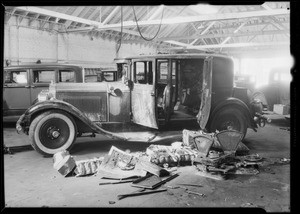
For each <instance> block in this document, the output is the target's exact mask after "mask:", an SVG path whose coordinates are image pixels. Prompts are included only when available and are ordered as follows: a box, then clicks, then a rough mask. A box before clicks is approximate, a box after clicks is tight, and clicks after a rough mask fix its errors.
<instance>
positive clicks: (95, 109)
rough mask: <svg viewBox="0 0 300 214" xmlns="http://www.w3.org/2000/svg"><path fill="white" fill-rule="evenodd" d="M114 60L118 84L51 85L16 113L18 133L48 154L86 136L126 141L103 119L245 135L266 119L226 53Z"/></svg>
mask: <svg viewBox="0 0 300 214" xmlns="http://www.w3.org/2000/svg"><path fill="white" fill-rule="evenodd" d="M115 62H116V63H117V68H118V71H119V73H121V74H123V76H122V78H121V79H120V80H119V81H115V82H107V81H102V82H95V83H73V84H71V83H52V84H50V87H49V90H45V91H42V92H41V93H40V94H39V96H38V99H39V102H37V103H36V104H34V105H32V106H31V107H29V108H28V109H27V110H26V112H25V113H24V114H23V115H22V116H21V117H20V118H19V120H18V122H17V125H16V129H17V131H18V132H24V133H25V134H27V135H29V138H30V141H31V144H32V146H33V147H34V149H35V150H36V151H38V152H39V153H41V154H43V155H53V154H55V153H56V152H58V151H61V150H69V149H70V148H71V147H72V145H73V144H74V142H75V140H76V138H77V137H80V136H83V134H84V133H92V134H93V135H94V134H96V133H98V134H103V135H106V136H109V137H113V138H118V139H122V140H127V139H126V138H124V137H123V135H120V134H119V133H118V130H116V129H115V130H114V131H112V130H110V129H108V128H106V127H109V126H107V125H109V124H128V125H130V124H138V126H139V127H141V128H145V129H151V130H162V129H163V128H164V127H166V126H168V127H172V124H173V123H175V122H178V121H179V122H180V123H182V124H190V123H192V122H195V123H198V127H199V128H200V129H202V130H205V131H209V132H213V131H216V130H219V131H221V130H227V129H230V130H237V131H239V132H241V133H243V136H245V135H246V132H247V129H248V128H252V129H254V130H256V129H257V128H258V124H262V123H263V122H264V121H265V120H266V118H265V117H264V116H263V115H262V104H261V102H260V101H259V100H253V99H252V95H251V93H250V92H249V90H247V89H246V88H235V87H234V86H233V85H234V82H233V81H234V76H233V60H232V58H230V57H228V56H225V55H218V54H207V53H202V54H199V53H198V54H191V53H189V54H186V53H184V54H157V55H141V56H134V57H126V58H122V59H120V58H119V59H115ZM125 126H126V125H125ZM123 127H124V126H123ZM145 140H146V139H145Z"/></svg>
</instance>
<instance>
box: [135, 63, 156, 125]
mask: <svg viewBox="0 0 300 214" xmlns="http://www.w3.org/2000/svg"><path fill="white" fill-rule="evenodd" d="M154 68H155V61H154V60H150V59H149V60H147V59H143V60H132V69H131V72H132V73H131V74H132V75H131V80H132V82H133V85H132V89H131V112H132V121H133V122H134V123H136V124H140V125H143V126H146V127H150V128H155V129H158V123H157V115H156V98H155V83H156V82H155V79H156V78H155V72H154Z"/></svg>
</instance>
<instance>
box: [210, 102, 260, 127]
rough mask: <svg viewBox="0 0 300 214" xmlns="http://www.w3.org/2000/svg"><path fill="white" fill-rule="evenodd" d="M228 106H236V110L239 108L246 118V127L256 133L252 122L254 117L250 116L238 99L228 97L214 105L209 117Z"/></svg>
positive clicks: (245, 106) (248, 110) (246, 107)
mask: <svg viewBox="0 0 300 214" xmlns="http://www.w3.org/2000/svg"><path fill="white" fill-rule="evenodd" d="M228 105H231V106H237V107H238V108H240V109H241V110H242V111H243V113H244V115H245V116H246V118H247V123H248V127H250V128H252V129H254V130H255V131H256V128H257V125H256V123H255V121H254V115H252V114H251V112H250V109H249V108H248V106H247V105H246V104H245V103H244V102H243V101H241V100H240V99H237V98H234V97H228V98H227V99H225V100H222V101H220V102H219V103H217V104H216V105H214V106H213V109H212V111H211V114H210V115H211V116H212V115H215V114H216V112H217V111H219V110H220V109H222V108H223V107H225V106H228Z"/></svg>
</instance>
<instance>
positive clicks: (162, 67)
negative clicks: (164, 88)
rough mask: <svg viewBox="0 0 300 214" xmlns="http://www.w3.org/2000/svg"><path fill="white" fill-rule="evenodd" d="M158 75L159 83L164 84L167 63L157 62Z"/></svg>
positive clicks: (166, 75) (166, 74)
mask: <svg viewBox="0 0 300 214" xmlns="http://www.w3.org/2000/svg"><path fill="white" fill-rule="evenodd" d="M158 73H159V75H158V77H159V82H164V83H166V82H167V79H168V61H159V62H158Z"/></svg>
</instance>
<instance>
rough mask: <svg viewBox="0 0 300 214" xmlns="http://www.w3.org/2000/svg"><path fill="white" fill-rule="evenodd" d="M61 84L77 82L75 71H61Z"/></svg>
mask: <svg viewBox="0 0 300 214" xmlns="http://www.w3.org/2000/svg"><path fill="white" fill-rule="evenodd" d="M59 82H75V74H74V71H68V70H60V71H59Z"/></svg>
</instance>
